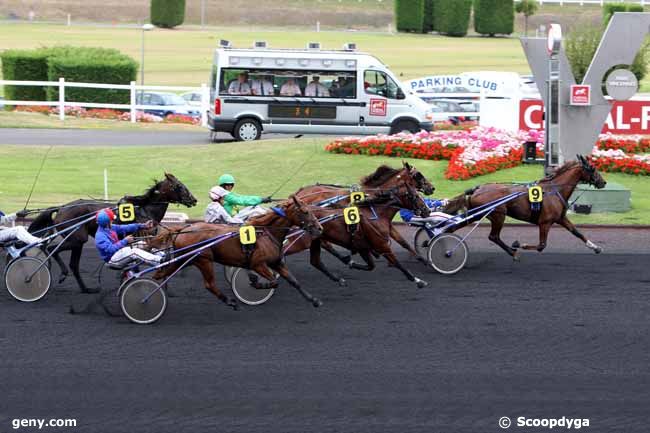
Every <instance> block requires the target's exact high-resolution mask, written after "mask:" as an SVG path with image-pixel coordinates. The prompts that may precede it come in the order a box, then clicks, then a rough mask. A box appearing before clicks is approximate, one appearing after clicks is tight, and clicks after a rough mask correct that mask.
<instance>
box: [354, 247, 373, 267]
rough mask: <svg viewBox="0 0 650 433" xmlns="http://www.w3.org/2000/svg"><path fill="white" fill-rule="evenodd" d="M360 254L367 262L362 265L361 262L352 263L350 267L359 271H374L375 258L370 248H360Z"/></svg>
mask: <svg viewBox="0 0 650 433" xmlns="http://www.w3.org/2000/svg"><path fill="white" fill-rule="evenodd" d="M359 255H360V256H361V258H362V259H363V261H364V262H366V264H365V265H361V264H359V263H354V262H352V263H350V268H351V269H356V270H359V271H372V270H373V269H375V259H373V256H374V254H371V253H370V250H360V251H359Z"/></svg>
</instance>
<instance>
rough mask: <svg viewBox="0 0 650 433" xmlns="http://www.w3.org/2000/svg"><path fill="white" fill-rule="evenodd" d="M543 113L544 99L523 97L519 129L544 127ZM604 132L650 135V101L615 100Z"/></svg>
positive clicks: (526, 129)
mask: <svg viewBox="0 0 650 433" xmlns="http://www.w3.org/2000/svg"><path fill="white" fill-rule="evenodd" d="M585 109H587V110H588V108H585ZM543 115H544V105H543V103H542V101H540V100H534V99H522V100H521V101H520V102H519V129H522V130H524V131H528V130H530V129H544V117H543ZM602 132H611V133H612V134H623V135H625V134H644V135H650V101H614V104H613V106H612V111H610V113H609V115H608V116H607V120H606V121H605V126H603V130H602Z"/></svg>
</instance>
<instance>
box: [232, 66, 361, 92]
mask: <svg viewBox="0 0 650 433" xmlns="http://www.w3.org/2000/svg"><path fill="white" fill-rule="evenodd" d="M219 94H220V95H237V96H262V97H264V96H268V97H278V96H284V97H307V98H344V99H354V98H356V96H357V74H356V72H350V71H329V70H327V71H325V70H288V69H283V70H261V69H241V68H223V69H221V81H220V83H219Z"/></svg>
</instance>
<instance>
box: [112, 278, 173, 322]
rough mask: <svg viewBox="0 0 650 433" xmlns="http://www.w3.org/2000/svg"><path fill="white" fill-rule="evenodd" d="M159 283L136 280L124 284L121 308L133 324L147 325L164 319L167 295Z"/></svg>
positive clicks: (144, 279) (143, 279)
mask: <svg viewBox="0 0 650 433" xmlns="http://www.w3.org/2000/svg"><path fill="white" fill-rule="evenodd" d="M157 287H158V283H157V282H156V281H154V280H151V279H149V278H135V279H132V280H128V281H126V282H125V283H124V285H123V287H122V289H121V291H120V307H122V312H123V313H124V315H125V316H126V317H127V318H128V319H129V320H130V321H131V322H133V323H137V324H140V325H147V324H149V323H154V322H155V321H157V320H158V319H160V318H161V317H162V315H163V314H164V313H165V309H167V295H166V294H165V291H164V289H163V288H160V289H158V290H156V288H157Z"/></svg>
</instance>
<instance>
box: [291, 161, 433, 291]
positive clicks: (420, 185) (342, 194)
mask: <svg viewBox="0 0 650 433" xmlns="http://www.w3.org/2000/svg"><path fill="white" fill-rule="evenodd" d="M405 178H406V179H409V180H410V182H411V184H412V185H413V186H414V187H415V189H416V190H418V191H421V192H423V193H424V194H426V195H430V194H433V192H434V191H435V188H434V186H433V184H431V182H429V180H428V179H427V178H426V177H425V176H424V175H423V174H422V173H421V172H419V171H418V170H417V169H416V168H415V167H413V166H411V165H410V164H409V163H408V162H403V163H402V168H401V169H394V168H391V167H389V166H387V165H381V166H379V167H378V168H377V169H376V170H375V171H374V172H373V173H371V174H369V175H368V176H365V177H364V178H362V179H361V183H360V190H361V191H363V192H364V193H365V194H366V195H368V196H370V197H372V196H373V195H374V194H375V193H376V192H381V191H382V190H389V189H391V188H394V187H396V186H397V185H399V184H400V182H401V180H402V179H405ZM350 193H351V189H350V187H347V188H346V187H342V186H338V185H323V184H318V185H310V186H305V187H302V188H301V189H300V190H299V191H298V192H297V193H296V194H297V195H298V197H300V198H301V200H303V201H304V202H306V203H309V204H312V205H320V206H325V205H323V203H327V200H333V199H336V198H337V197H338V198H339V199H337V200H336V202H335V203H333V204H335V205H338V206H347V205H349V204H350ZM326 205H327V204H326ZM389 234H390V237H391V238H392V239H393V240H395V241H396V242H397V243H398V244H399V245H400V246H402V248H404V249H406V250H407V251H409V252H410V253H411V255H412V256H413V257H415V258H416V259H418V260H422V259H421V257H420V256H419V254H417V253H416V252H415V250H414V249H413V247H412V246H411V245H410V244H409V243H408V242H407V241H406V240H405V239H404V238H403V237H402V235H401V234H400V233H399V232H398V231H397V229H395V227H394V226H393V225H392V224H391V226H390V233H389ZM301 243H302V244H306V243H308V240H306V239H301ZM321 246H322V247H323V248H324V249H325V250H326V251H328V252H329V253H331V254H332V255H334V256H335V257H337V258H338V259H339V260H341V261H342V262H343V263H345V264H350V262H351V257H350V256H349V255H346V256H343V255H341V254H340V253H338V251H336V250H335V249H334V248H333V247H332V246H331V245H330V244H329V243H328V242H327V241H324V240H321ZM353 266H354V265H353ZM328 276H329V275H328ZM339 282H341V281H339Z"/></svg>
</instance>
